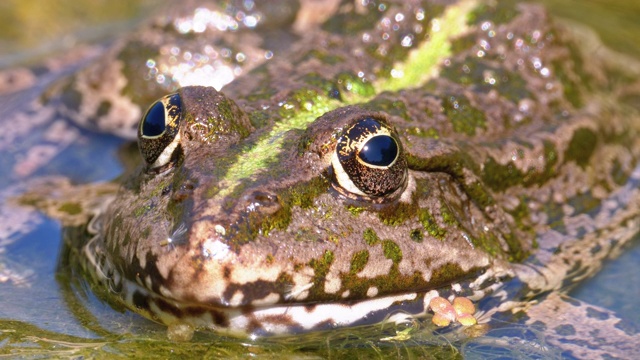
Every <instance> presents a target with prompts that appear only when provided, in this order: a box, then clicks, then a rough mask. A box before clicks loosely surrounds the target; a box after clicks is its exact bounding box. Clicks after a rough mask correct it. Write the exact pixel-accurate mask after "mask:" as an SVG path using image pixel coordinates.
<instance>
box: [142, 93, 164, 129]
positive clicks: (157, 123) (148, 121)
mask: <svg viewBox="0 0 640 360" xmlns="http://www.w3.org/2000/svg"><path fill="white" fill-rule="evenodd" d="M164 130H165V118H164V105H163V104H162V102H161V101H156V103H155V104H153V106H152V107H151V109H149V111H148V112H147V114H146V115H145V117H144V121H143V122H142V135H143V136H158V135H162V133H163V132H164Z"/></svg>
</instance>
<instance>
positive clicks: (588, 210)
mask: <svg viewBox="0 0 640 360" xmlns="http://www.w3.org/2000/svg"><path fill="white" fill-rule="evenodd" d="M567 203H568V204H569V205H570V206H571V207H573V209H574V212H575V213H576V214H589V215H595V213H596V212H597V211H598V210H599V209H600V205H601V204H602V201H601V200H600V199H598V198H595V197H594V196H593V194H592V193H591V191H587V192H584V193H582V194H578V195H576V196H574V197H572V198H571V199H569V200H568V201H567Z"/></svg>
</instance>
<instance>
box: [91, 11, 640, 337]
mask: <svg viewBox="0 0 640 360" xmlns="http://www.w3.org/2000/svg"><path fill="white" fill-rule="evenodd" d="M496 6H497V7H493V6H490V5H485V4H481V3H476V2H473V1H463V2H459V3H450V4H439V3H438V4H432V3H419V2H415V3H413V2H411V3H408V2H397V3H389V4H385V5H384V6H382V5H380V6H377V5H376V6H374V5H373V4H371V3H368V5H360V4H359V3H358V4H352V3H346V4H342V5H340V6H337V7H336V8H335V9H334V10H333V12H331V13H330V15H331V16H329V17H328V18H327V19H326V20H325V21H323V22H321V23H315V22H311V23H303V24H302V25H301V21H300V20H298V19H299V18H300V16H301V15H300V14H304V13H305V10H304V6H302V9H301V10H300V13H299V17H298V19H295V21H296V22H293V21H294V18H291V19H290V22H285V23H283V24H279V25H281V26H282V27H284V28H287V29H288V28H289V27H291V29H289V31H288V32H287V33H288V34H290V35H291V36H292V44H291V46H290V47H289V49H286V50H282V51H281V52H280V53H276V54H275V56H274V57H273V58H272V59H269V60H268V61H265V62H264V63H263V64H261V65H260V66H258V67H256V68H255V69H253V70H252V71H251V72H249V73H248V74H246V75H245V76H241V77H239V78H237V79H235V80H234V81H233V82H231V83H230V84H229V85H227V86H225V87H224V88H223V90H222V92H218V91H216V90H215V89H213V88H211V87H190V86H189V87H184V88H181V89H179V90H177V92H176V93H175V94H172V95H168V96H167V97H165V98H163V100H161V101H160V102H158V103H155V104H154V105H152V107H151V108H150V109H149V111H148V112H147V113H146V114H145V115H143V117H142V122H141V125H140V126H139V128H138V136H139V146H140V148H141V152H142V155H143V158H144V159H145V162H146V164H145V165H144V166H143V167H142V168H140V170H139V171H138V172H137V173H136V174H134V175H133V176H132V177H131V178H130V179H129V180H127V181H126V182H125V184H124V185H123V187H122V188H121V189H120V190H119V192H118V194H117V196H116V197H115V199H114V200H113V202H111V204H110V205H109V206H108V207H107V208H106V209H103V211H101V212H100V213H99V214H98V215H97V216H96V217H95V218H94V219H93V221H92V223H91V230H92V231H93V232H95V236H94V237H93V238H92V239H91V240H90V241H89V242H88V243H87V244H86V245H85V246H84V248H83V250H82V251H83V256H84V257H85V260H84V265H85V268H86V269H87V270H88V272H89V273H90V274H91V276H92V277H94V278H95V279H96V280H97V281H100V282H102V283H104V284H105V285H106V286H107V287H108V288H109V289H111V291H112V292H113V293H114V295H116V297H117V298H119V299H120V301H121V302H122V303H123V304H125V305H126V306H128V307H129V308H131V309H133V310H134V311H138V312H140V313H142V314H144V315H146V316H148V317H150V318H152V319H154V320H157V321H160V322H162V323H164V324H167V325H169V327H170V330H171V329H182V328H183V327H184V326H186V327H192V328H196V329H202V328H208V329H212V330H216V331H224V332H230V333H240V334H257V335H260V334H278V333H289V332H298V331H310V330H319V329H326V328H332V327H335V326H346V325H357V324H367V323H374V322H378V321H382V320H384V319H385V318H387V317H389V316H390V315H393V314H397V313H399V312H409V313H415V314H424V313H426V312H427V309H428V307H429V303H430V301H431V299H433V298H434V297H436V296H444V297H448V298H450V299H452V298H453V297H457V296H462V297H467V298H470V299H472V300H481V299H483V298H486V297H487V296H489V295H491V296H493V297H494V298H495V299H499V303H498V304H497V305H496V303H495V302H494V303H493V304H492V305H491V307H487V308H483V307H480V311H482V312H489V313H490V312H493V311H498V310H499V311H507V310H510V309H511V308H514V307H516V306H517V305H519V304H523V303H526V302H528V301H530V300H532V299H534V298H535V297H536V296H540V295H544V294H546V293H549V292H555V291H563V290H566V289H567V288H568V287H569V286H570V284H572V283H574V282H576V281H578V280H581V279H583V278H585V277H587V276H588V275H590V274H592V273H593V272H595V271H596V270H597V269H598V268H599V267H600V264H601V263H602V261H603V260H604V259H605V258H607V257H608V256H610V255H611V254H612V253H615V252H616V251H618V249H619V248H620V247H621V246H622V245H623V244H624V243H626V242H628V241H629V240H630V239H631V238H632V237H633V236H634V235H635V234H637V232H638V221H639V220H638V214H639V213H640V209H639V208H638V207H639V204H640V201H638V200H639V199H640V194H639V191H638V186H637V185H638V181H639V178H640V174H639V171H638V156H639V155H640V140H639V138H638V131H639V130H640V121H638V119H639V118H638V115H637V113H636V110H634V109H631V108H628V109H627V108H626V107H625V106H626V105H624V104H622V103H620V102H619V99H618V95H620V89H623V88H624V87H625V86H626V85H627V84H626V83H625V81H628V80H627V79H626V78H625V77H624V76H621V77H617V76H614V71H613V70H612V71H609V70H608V69H607V66H606V62H604V61H603V60H602V59H598V58H596V57H594V58H593V59H589V61H586V60H585V59H584V58H583V55H582V54H581V53H580V52H579V50H578V49H577V48H576V46H575V44H574V43H572V42H570V41H569V40H567V39H566V38H567V36H566V34H565V33H563V32H562V31H561V30H559V29H557V28H556V27H555V26H554V25H553V24H552V23H551V22H550V21H549V19H548V17H547V15H546V14H545V12H544V11H543V10H541V9H540V8H539V7H537V6H533V5H517V6H510V5H499V6H498V5H496ZM307 11H309V10H307ZM294 27H295V28H296V30H295V31H294V30H293V28H294ZM301 29H302V30H301ZM239 34H242V32H239ZM229 36H231V37H233V36H234V34H233V33H232V34H230V35H229ZM237 36H238V37H240V36H241V35H237ZM507 284H508V285H509V286H507Z"/></svg>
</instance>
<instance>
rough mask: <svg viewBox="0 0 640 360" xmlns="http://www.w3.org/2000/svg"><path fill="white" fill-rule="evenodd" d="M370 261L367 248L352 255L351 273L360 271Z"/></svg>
mask: <svg viewBox="0 0 640 360" xmlns="http://www.w3.org/2000/svg"><path fill="white" fill-rule="evenodd" d="M368 261H369V251H367V250H362V251H358V252H357V253H355V254H353V256H352V257H351V268H350V269H349V272H350V273H351V274H357V273H359V272H360V271H362V270H363V269H364V267H365V266H366V265H367V262H368Z"/></svg>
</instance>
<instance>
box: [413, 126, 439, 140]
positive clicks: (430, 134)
mask: <svg viewBox="0 0 640 360" xmlns="http://www.w3.org/2000/svg"><path fill="white" fill-rule="evenodd" d="M405 133H406V134H407V135H413V136H419V137H421V138H430V139H439V138H440V134H439V133H438V130H436V129H434V128H428V129H426V130H425V129H422V128H419V127H412V128H409V129H406V130H405Z"/></svg>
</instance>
